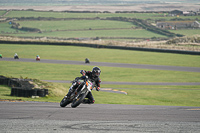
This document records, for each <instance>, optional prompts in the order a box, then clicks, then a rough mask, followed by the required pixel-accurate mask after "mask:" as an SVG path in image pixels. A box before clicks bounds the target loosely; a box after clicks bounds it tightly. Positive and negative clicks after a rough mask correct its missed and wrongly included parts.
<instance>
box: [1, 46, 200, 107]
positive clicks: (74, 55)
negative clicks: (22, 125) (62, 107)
mask: <svg viewBox="0 0 200 133" xmlns="http://www.w3.org/2000/svg"><path fill="white" fill-rule="evenodd" d="M0 49H1V51H3V53H2V52H1V53H2V54H3V57H13V55H14V53H15V52H17V53H18V54H19V57H20V58H35V55H37V54H39V55H40V56H41V58H42V59H58V60H79V61H84V59H85V57H88V58H89V59H90V60H91V61H98V62H118V63H136V64H157V65H172V66H195V67H200V64H199V56H194V55H179V54H166V53H151V52H138V51H129V50H109V49H93V48H84V47H71V46H70V47H69V46H65V47H64V46H39V45H6V44H0ZM88 51H90V53H88ZM84 53H85V54H84ZM122 55H123V56H122ZM92 67H93V66H87V65H64V64H45V63H26V62H9V61H0V69H1V70H3V71H1V74H2V75H5V76H13V77H16V78H19V77H24V78H26V77H28V78H36V79H40V80H73V79H74V78H75V77H77V76H80V74H79V71H80V70H81V69H86V70H91V69H92ZM100 68H101V70H102V73H101V79H102V81H124V82H199V81H200V74H199V73H194V72H178V71H161V70H148V69H134V68H117V67H100ZM49 86H51V87H50V88H49V92H50V94H49V96H48V97H45V98H39V99H31V98H22V97H11V96H9V95H10V88H8V87H5V86H0V99H22V100H36V101H48V102H60V100H61V99H62V97H63V96H64V95H65V94H66V93H67V91H68V88H69V86H70V84H62V83H59V84H58V83H49ZM101 87H102V88H114V89H117V90H123V91H126V92H127V93H128V95H123V94H115V93H108V92H102V91H100V92H96V91H93V94H94V97H95V100H96V103H100V104H134V105H169V106H200V103H199V100H200V93H199V92H200V86H198V85H197V86H189V85H188V86H153V85H152V86H145V85H143V86H136V85H106V84H102V85H101ZM120 88H121V89H120ZM122 88H124V89H122Z"/></svg>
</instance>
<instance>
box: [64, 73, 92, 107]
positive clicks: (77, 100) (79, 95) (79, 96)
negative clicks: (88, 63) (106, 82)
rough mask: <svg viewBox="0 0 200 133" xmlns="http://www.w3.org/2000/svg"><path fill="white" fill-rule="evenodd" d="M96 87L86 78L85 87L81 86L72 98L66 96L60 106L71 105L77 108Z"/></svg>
mask: <svg viewBox="0 0 200 133" xmlns="http://www.w3.org/2000/svg"><path fill="white" fill-rule="evenodd" d="M94 87H95V86H94V85H93V83H92V82H91V81H90V80H89V79H88V77H87V76H86V79H85V80H84V81H83V86H82V87H81V85H79V86H78V87H77V88H76V90H75V91H74V92H73V93H72V94H71V96H70V97H67V96H65V97H64V98H63V99H62V101H61V102H60V106H61V107H65V106H67V105H68V104H70V103H71V107H72V108H76V107H77V106H79V105H80V104H81V103H82V102H83V100H84V99H85V97H86V96H87V94H88V93H89V92H91V90H92V89H93V88H94Z"/></svg>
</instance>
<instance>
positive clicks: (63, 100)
mask: <svg viewBox="0 0 200 133" xmlns="http://www.w3.org/2000/svg"><path fill="white" fill-rule="evenodd" d="M68 104H70V101H69V99H67V98H65V97H64V98H63V99H62V101H61V102H60V107H65V106H67V105H68Z"/></svg>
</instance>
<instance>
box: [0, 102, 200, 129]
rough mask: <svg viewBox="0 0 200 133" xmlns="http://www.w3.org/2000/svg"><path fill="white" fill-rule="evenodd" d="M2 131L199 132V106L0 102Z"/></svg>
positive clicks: (0, 127)
mask: <svg viewBox="0 0 200 133" xmlns="http://www.w3.org/2000/svg"><path fill="white" fill-rule="evenodd" d="M0 110H1V111H0V132H1V133H7V132H8V133H9V132H13V133H27V132H28V133H34V132H37V133H38V132H39V133H54V132H55V133H57V132H59V133H60V132H63V133H64V132H65V133H66V132H67V133H68V132H69V133H71V132H72V133H91V132H93V133H104V132H106V133H107V132H108V133H121V132H123V133H133V132H136V133H138V132H140V133H141V132H142V133H152V132H158V133H199V132H200V107H179V106H144V105H114V104H113V105H112V104H109V105H108V104H92V105H87V104H81V105H80V106H78V107H77V108H71V107H70V106H67V107H65V108H61V107H60V106H59V103H48V102H8V101H1V102H0Z"/></svg>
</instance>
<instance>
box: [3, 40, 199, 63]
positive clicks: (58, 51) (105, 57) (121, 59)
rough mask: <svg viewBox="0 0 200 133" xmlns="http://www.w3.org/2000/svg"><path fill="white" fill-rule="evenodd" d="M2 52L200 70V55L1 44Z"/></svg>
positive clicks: (4, 54)
mask: <svg viewBox="0 0 200 133" xmlns="http://www.w3.org/2000/svg"><path fill="white" fill-rule="evenodd" d="M0 53H1V54H2V55H3V57H10V58H13V56H14V53H18V55H19V57H20V58H32V59H33V58H35V56H36V55H40V56H41V59H53V60H76V61H84V60H85V58H89V59H90V61H92V62H113V63H130V64H150V65H166V66H187V67H200V61H199V56H198V55H183V54H170V53H156V52H141V51H132V50H112V49H97V48H86V47H75V46H48V45H44V46H42V45H28V44H27V45H14V44H0Z"/></svg>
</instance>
